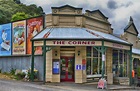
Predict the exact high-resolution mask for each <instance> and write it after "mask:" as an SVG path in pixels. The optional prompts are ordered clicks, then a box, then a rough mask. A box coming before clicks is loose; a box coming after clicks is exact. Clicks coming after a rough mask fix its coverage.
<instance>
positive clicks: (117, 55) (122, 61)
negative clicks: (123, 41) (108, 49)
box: [112, 49, 128, 77]
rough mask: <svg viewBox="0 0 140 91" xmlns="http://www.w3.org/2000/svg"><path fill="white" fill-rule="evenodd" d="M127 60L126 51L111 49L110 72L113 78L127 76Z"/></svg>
mask: <svg viewBox="0 0 140 91" xmlns="http://www.w3.org/2000/svg"><path fill="white" fill-rule="evenodd" d="M127 60H128V54H127V52H126V51H124V50H116V49H113V65H112V71H113V75H114V76H115V77H126V76H127Z"/></svg>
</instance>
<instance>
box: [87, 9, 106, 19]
mask: <svg viewBox="0 0 140 91" xmlns="http://www.w3.org/2000/svg"><path fill="white" fill-rule="evenodd" d="M86 12H90V13H95V12H99V13H100V14H101V15H102V16H103V17H105V18H106V19H108V17H106V16H105V15H104V14H103V13H102V12H101V11H100V10H99V9H98V10H93V11H90V10H86Z"/></svg>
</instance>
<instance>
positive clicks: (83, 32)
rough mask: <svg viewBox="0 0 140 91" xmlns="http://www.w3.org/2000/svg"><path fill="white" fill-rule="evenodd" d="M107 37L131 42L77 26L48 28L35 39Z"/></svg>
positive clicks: (122, 41) (117, 40)
mask: <svg viewBox="0 0 140 91" xmlns="http://www.w3.org/2000/svg"><path fill="white" fill-rule="evenodd" d="M44 38H45V39H107V40H113V41H116V42H121V43H126V44H130V43H129V42H127V41H124V40H122V39H120V38H118V37H116V36H114V35H111V34H107V33H103V32H99V31H95V30H90V29H86V28H76V27H62V28H60V27H55V28H46V29H45V30H43V31H42V32H40V33H39V34H38V35H36V36H35V37H34V38H33V40H34V39H44Z"/></svg>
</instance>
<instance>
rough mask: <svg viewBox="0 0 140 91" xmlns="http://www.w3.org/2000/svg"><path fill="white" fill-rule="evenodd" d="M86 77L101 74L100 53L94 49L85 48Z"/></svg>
mask: <svg viewBox="0 0 140 91" xmlns="http://www.w3.org/2000/svg"><path fill="white" fill-rule="evenodd" d="M86 54H87V63H86V70H87V71H86V72H87V75H94V74H101V67H102V60H101V53H100V52H99V51H97V50H96V49H95V48H94V47H87V51H86Z"/></svg>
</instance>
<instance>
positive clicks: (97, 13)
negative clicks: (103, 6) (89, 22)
mask: <svg viewBox="0 0 140 91" xmlns="http://www.w3.org/2000/svg"><path fill="white" fill-rule="evenodd" d="M86 12H87V13H90V14H91V15H92V16H94V17H97V18H102V19H108V17H106V16H105V15H104V14H103V13H102V12H101V11H100V10H94V11H90V10H86Z"/></svg>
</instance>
